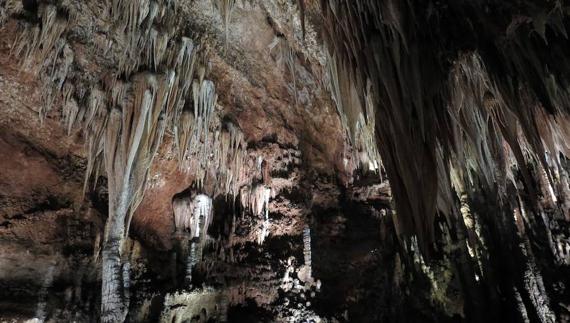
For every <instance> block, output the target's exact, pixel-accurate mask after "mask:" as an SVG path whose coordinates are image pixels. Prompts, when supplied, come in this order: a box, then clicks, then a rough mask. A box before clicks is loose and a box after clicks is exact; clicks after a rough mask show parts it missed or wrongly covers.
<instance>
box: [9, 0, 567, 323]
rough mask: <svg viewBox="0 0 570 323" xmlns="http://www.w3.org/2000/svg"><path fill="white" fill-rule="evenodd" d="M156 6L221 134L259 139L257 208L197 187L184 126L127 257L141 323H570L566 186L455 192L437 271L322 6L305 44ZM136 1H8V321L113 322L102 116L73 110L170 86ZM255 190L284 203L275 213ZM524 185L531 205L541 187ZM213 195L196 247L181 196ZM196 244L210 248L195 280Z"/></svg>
mask: <svg viewBox="0 0 570 323" xmlns="http://www.w3.org/2000/svg"><path fill="white" fill-rule="evenodd" d="M145 3H146V5H147V6H150V5H149V4H148V3H153V4H158V5H159V8H160V10H162V11H160V10H159V12H160V14H162V15H164V17H168V19H164V18H163V20H159V19H158V18H157V20H156V21H155V22H152V21H151V22H150V23H151V26H152V28H155V30H157V31H158V32H159V33H161V34H162V33H164V34H168V35H169V36H170V37H171V40H170V41H169V42H168V43H167V46H166V48H167V50H166V51H167V52H168V51H169V50H172V51H174V50H175V49H174V48H176V46H177V44H178V41H179V40H180V39H182V37H188V38H189V39H192V40H193V41H195V42H196V44H198V43H199V44H200V46H201V47H202V48H203V51H204V52H205V53H206V54H204V57H206V59H205V60H206V62H205V63H201V64H202V65H200V66H202V67H203V69H204V75H203V76H199V75H198V76H192V77H196V78H200V77H203V78H205V79H207V80H211V81H212V82H213V84H215V89H216V94H217V103H216V105H215V113H214V115H215V117H214V119H215V122H214V123H213V125H212V129H210V130H211V131H212V133H213V134H215V133H216V131H218V132H219V133H222V132H223V130H224V129H223V125H224V124H226V123H227V122H231V123H232V124H235V125H237V127H238V128H239V131H240V132H241V133H242V134H243V138H244V139H243V141H244V145H243V147H242V148H243V150H244V157H243V160H244V167H243V174H245V175H243V174H239V176H240V177H239V181H238V185H239V187H240V191H239V192H240V193H239V194H223V193H222V192H219V189H218V187H217V186H218V182H219V178H218V177H217V175H216V174H217V173H216V171H215V170H212V169H209V168H207V169H206V170H205V171H204V173H205V174H206V175H205V176H204V179H203V184H202V185H199V184H197V177H198V176H199V175H200V174H202V173H199V172H197V171H195V170H194V169H192V170H190V169H185V168H184V167H181V165H180V163H179V160H178V159H177V154H178V151H177V149H178V148H177V146H176V143H175V142H176V140H177V137H176V134H175V133H174V132H173V131H170V130H168V131H165V135H164V139H163V142H162V145H161V146H160V148H159V149H158V151H157V154H156V156H155V157H154V161H153V163H152V166H151V167H150V170H149V174H148V178H147V180H146V184H145V187H146V189H145V194H144V197H143V198H142V200H141V201H140V204H139V205H138V207H136V210H135V211H134V215H133V220H132V223H131V226H130V232H129V235H128V238H126V239H125V243H124V246H123V249H122V261H126V263H128V264H129V267H130V272H129V274H128V277H129V278H130V279H129V287H128V288H127V290H128V291H129V306H128V308H127V310H126V321H129V322H131V321H132V322H149V321H152V322H154V321H163V322H167V321H168V322H172V321H176V322H184V321H185V320H192V319H195V320H198V321H208V320H213V321H229V322H274V321H278V322H301V321H307V322H310V321H315V322H319V321H320V322H327V321H330V322H336V321H340V322H379V321H380V322H386V321H388V322H418V321H422V322H481V321H510V322H565V321H568V320H569V315H570V310H569V306H570V305H569V304H570V294H569V292H568V290H567V287H566V285H567V277H569V274H570V272H569V268H570V267H569V266H570V258H569V257H570V245H569V242H568V239H569V237H570V232H569V230H570V227H569V226H568V214H565V213H564V212H565V211H567V209H565V208H564V205H565V204H564V203H567V201H566V200H565V198H567V197H566V196H564V195H563V194H562V193H564V190H563V189H560V190H556V193H557V196H556V197H557V202H556V203H552V201H550V200H549V196H547V194H544V195H541V196H540V199H539V203H540V209H539V210H540V212H536V211H533V210H531V209H530V208H527V206H528V205H530V203H531V202H529V201H523V200H521V201H520V202H519V201H517V203H519V205H520V207H519V208H518V209H517V210H511V209H505V207H504V206H503V205H497V204H495V199H494V196H488V192H486V191H484V190H478V189H476V188H475V189H474V190H473V191H470V192H465V194H459V195H458V196H454V201H455V203H457V204H458V205H460V206H461V207H462V211H461V212H459V216H457V217H456V218H452V220H449V219H447V218H445V216H443V215H442V214H440V215H438V216H436V218H435V220H434V227H435V237H436V239H435V242H434V244H433V246H432V247H433V254H432V255H430V257H425V255H424V254H422V252H421V251H420V247H419V246H418V241H417V238H416V239H414V238H413V237H412V238H410V239H408V238H402V235H401V234H400V230H401V228H400V227H399V226H398V221H397V220H396V219H397V217H398V214H397V213H396V212H395V210H394V202H393V200H392V196H391V195H392V193H391V190H390V185H389V183H388V181H387V180H386V178H385V177H386V174H385V172H384V171H383V170H382V168H379V169H378V168H375V167H370V165H371V163H370V156H364V155H366V153H367V152H366V151H365V149H363V147H357V146H358V143H355V142H352V141H351V140H352V139H351V136H350V134H348V132H350V130H349V131H347V130H346V129H345V127H344V126H346V125H344V124H343V122H345V121H343V119H342V115H341V116H339V114H338V112H337V108H336V105H335V101H334V95H331V93H330V91H329V88H328V87H327V85H326V84H325V83H326V81H325V80H326V78H327V73H326V69H327V65H326V64H327V63H326V60H327V52H326V49H325V48H324V47H323V46H322V45H321V41H322V39H321V35H320V34H319V33H318V28H320V24H321V23H322V22H321V21H320V20H319V13H318V8H317V7H316V4H315V2H313V1H307V7H306V8H305V10H306V12H305V15H306V17H305V21H304V23H305V24H306V31H305V33H303V30H302V29H303V27H302V24H303V23H302V21H301V20H300V16H299V15H298V7H297V4H296V3H295V2H290V1H277V0H271V1H263V2H254V1H253V2H248V1H244V2H243V3H242V2H239V1H238V3H237V4H236V6H235V8H233V11H232V13H231V15H230V16H229V18H228V19H229V22H230V23H229V25H228V26H227V27H228V28H227V29H226V26H225V25H224V21H225V19H226V17H227V16H225V15H224V11H223V10H222V9H221V8H222V7H221V6H222V4H223V3H224V1H220V2H216V4H217V7H216V6H213V4H212V1H206V0H196V1H183V2H176V3H174V2H171V1H152V2H148V3H147V2H145ZM125 4H131V5H132V4H135V5H136V4H139V3H138V2H137V1H109V2H99V1H85V2H72V1H37V2H36V1H30V2H28V1H24V2H20V1H1V2H0V53H1V55H0V85H1V86H0V113H1V119H0V151H1V152H2V154H1V155H2V158H0V170H1V171H0V206H1V207H0V212H1V213H0V216H1V217H2V218H1V219H0V223H1V224H0V252H1V253H2V256H1V257H0V261H1V262H2V265H1V267H0V268H1V269H0V286H2V287H3V288H2V291H1V292H0V318H1V319H2V320H6V321H10V320H13V321H26V320H31V319H34V318H35V319H37V320H40V321H44V320H45V321H52V322H59V321H71V320H75V321H78V322H91V321H93V322H97V321H99V318H100V315H101V313H100V311H101V279H102V277H101V266H102V252H101V249H102V247H103V240H104V230H105V229H104V226H105V222H106V221H107V219H108V217H109V211H108V203H109V190H108V188H107V185H108V180H107V178H106V176H105V172H104V168H102V169H100V170H99V173H97V174H96V175H97V176H92V177H91V179H89V180H88V185H87V186H86V187H87V188H86V189H85V186H84V183H85V176H86V175H85V173H86V169H87V168H88V167H89V161H90V158H91V157H92V156H90V155H89V149H88V147H89V146H88V141H89V134H88V131H86V130H85V129H83V128H82V123H84V122H86V120H81V118H85V119H87V118H88V117H87V115H88V112H85V114H84V115H82V114H81V113H79V114H78V115H79V116H83V117H77V118H78V119H77V120H76V121H75V122H71V123H70V122H69V111H68V110H66V109H68V108H69V104H70V102H72V100H71V99H73V102H75V104H76V105H77V107H78V111H82V109H85V111H89V110H88V108H89V107H90V104H91V101H90V100H91V99H90V98H91V96H92V93H95V92H97V91H98V90H105V91H108V92H112V89H113V84H115V83H113V82H114V81H116V80H120V81H121V82H123V83H126V84H131V83H132V84H135V83H136V82H137V80H138V79H137V77H138V76H139V75H146V74H145V73H160V72H161V71H159V69H157V68H156V66H155V67H153V66H152V64H151V63H148V62H147V60H146V59H147V58H148V57H147V56H149V54H145V52H144V51H140V52H129V50H132V48H130V47H129V46H130V44H129V37H132V35H133V34H134V31H133V30H130V29H128V28H125V27H124V26H123V25H122V24H121V23H122V21H121V19H126V20H128V19H133V18H132V17H131V18H126V17H123V16H128V14H126V13H119V14H117V12H113V6H117V5H125ZM47 8H51V9H52V10H54V11H53V12H55V18H57V19H56V20H55V22H54V20H50V19H48V18H46V12H47V10H48V9H47ZM135 12H136V10H135ZM149 12H150V11H149ZM148 14H149V13H148V12H146V15H148ZM140 15H141V17H143V16H145V14H143V13H141V14H140ZM117 17H120V19H117ZM52 18H53V17H52ZM146 23H148V22H147V21H145V20H144V19H142V21H141V22H140V24H141V26H143V24H146ZM225 23H227V21H226V22H225ZM59 24H61V26H62V27H61V28H62V29H61V30H58V29H57V28H59V27H58V26H60V25H59ZM127 25H128V23H127ZM34 28H36V29H34ZM141 28H142V27H141ZM36 30H38V31H39V33H38V34H34V32H36ZM41 31H46V34H45V35H44V34H42V33H41ZM34 35H36V36H34ZM33 37H39V38H37V39H35V38H33ZM53 37H55V38H53ZM34 42H35V43H34ZM23 44H36V46H37V47H32V49H28V51H22V50H19V49H18V48H19V47H21V46H22V45H23ZM58 48H59V50H58ZM125 53H127V55H126V54H125ZM137 55H139V56H137ZM70 57H71V59H70ZM125 57H127V58H128V59H125ZM197 64H198V63H197ZM129 95H131V96H133V97H134V96H136V94H132V93H129ZM132 100H133V99H132V98H131V99H128V100H127V101H129V102H131V101H132ZM189 101H190V99H189ZM66 111H67V112H66ZM363 151H364V152H363ZM370 155H372V154H370ZM410 158H413V156H410ZM372 164H373V163H372ZM564 166H565V167H567V166H566V165H564ZM530 167H531V170H532V171H533V172H534V175H533V178H540V174H539V173H540V169H539V167H538V166H536V165H534V167H535V168H534V169H533V168H532V167H533V166H532V165H531V166H530ZM189 168H190V167H189ZM516 176H517V177H520V176H521V175H520V174H516ZM236 178H237V177H236ZM534 185H536V188H537V191H540V190H541V189H542V188H544V187H545V186H544V183H542V184H541V183H540V182H538V181H537V182H536V183H534ZM541 185H542V186H541ZM566 186H567V182H566ZM256 187H262V188H268V189H270V192H271V193H270V196H269V200H268V203H267V204H263V203H261V212H258V211H257V210H256V207H257V206H258V204H257V203H258V202H254V203H253V207H252V204H251V203H252V202H251V196H252V194H251V192H253V191H254V190H255V188H256ZM475 187H476V186H475ZM242 189H245V191H243V190H242ZM508 189H509V190H510V192H509V194H508V196H510V197H511V198H513V199H517V198H519V196H523V197H524V196H525V194H526V189H527V188H525V187H523V186H522V185H519V186H516V185H511V186H509V188H508ZM566 189H568V187H566ZM246 192H247V193H246ZM560 192H561V193H560ZM200 193H202V194H206V195H208V196H212V197H213V199H212V208H213V212H212V222H211V223H210V225H209V226H208V227H207V234H202V235H201V236H200V237H199V238H197V239H194V238H192V237H190V234H189V232H188V231H189V230H180V229H179V228H177V227H176V224H175V215H174V213H175V210H174V208H173V201H174V200H175V199H177V198H189V199H191V198H193V197H195V196H196V195H197V194H200ZM234 193H236V192H234ZM245 196H249V197H250V200H248V201H246V202H245V203H243V202H242V200H243V198H244V197H245ZM261 202H263V201H261ZM465 207H467V208H468V209H467V212H463V208H465ZM266 210H267V211H268V221H266V220H265V211H266ZM264 230H266V232H267V235H265V234H263V232H265V231H264ZM260 235H261V236H262V238H261V239H260ZM307 235H309V236H310V243H309V245H310V247H311V248H310V249H311V250H310V259H311V264H307V260H308V259H307V256H308V254H309V252H308V250H307V248H306V245H307V243H306V241H308V239H307ZM192 243H194V248H196V246H197V245H199V246H200V252H198V256H195V257H197V258H198V259H197V260H195V263H194V264H193V266H192V269H191V270H190V273H191V275H190V276H191V279H190V280H189V279H188V277H189V274H188V267H189V265H188V264H189V259H190V256H191V249H192V248H193V247H192Z"/></svg>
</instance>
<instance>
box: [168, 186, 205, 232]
mask: <svg viewBox="0 0 570 323" xmlns="http://www.w3.org/2000/svg"><path fill="white" fill-rule="evenodd" d="M172 207H173V209H174V222H175V225H176V230H177V231H179V232H183V231H189V232H190V236H191V237H192V238H200V237H204V236H206V234H207V232H208V227H209V226H210V224H211V223H212V218H213V208H212V199H211V198H210V197H208V196H207V195H204V194H198V195H196V196H195V197H194V198H191V197H190V196H185V197H181V198H175V199H174V201H173V202H172Z"/></svg>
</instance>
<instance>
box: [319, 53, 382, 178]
mask: <svg viewBox="0 0 570 323" xmlns="http://www.w3.org/2000/svg"><path fill="white" fill-rule="evenodd" d="M348 73H349V71H348V69H347V67H346V66H345V65H344V64H342V63H341V62H340V61H339V60H338V59H337V58H336V56H335V55H328V56H327V69H326V74H325V83H326V84H327V87H328V90H329V92H330V93H331V97H332V99H333V101H334V103H335V106H336V108H337V112H338V114H339V116H340V119H341V123H342V125H343V127H344V129H345V130H346V131H347V132H348V137H349V139H350V140H351V143H352V146H353V149H354V151H353V155H354V156H353V159H355V160H357V161H359V163H358V164H359V165H360V167H362V168H363V169H365V170H367V171H374V172H378V173H379V174H380V175H381V173H382V172H381V170H382V169H381V168H382V160H381V158H380V153H379V151H378V146H377V143H376V129H375V127H376V119H375V112H374V102H373V98H372V95H373V94H372V90H371V88H370V85H368V87H367V90H366V91H365V96H364V98H363V100H361V99H360V97H359V95H360V93H359V92H358V91H357V89H356V85H355V83H354V82H352V80H351V79H350V78H349V77H346V76H345V75H347V74H348ZM363 101H364V104H362V102H363ZM357 166H358V165H357Z"/></svg>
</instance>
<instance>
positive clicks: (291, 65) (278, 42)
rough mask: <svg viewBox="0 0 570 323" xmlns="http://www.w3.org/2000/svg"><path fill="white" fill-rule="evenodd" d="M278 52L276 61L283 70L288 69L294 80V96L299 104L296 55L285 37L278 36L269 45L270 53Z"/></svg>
mask: <svg viewBox="0 0 570 323" xmlns="http://www.w3.org/2000/svg"><path fill="white" fill-rule="evenodd" d="M273 51H276V54H275V56H276V57H275V60H276V61H277V64H278V65H279V66H281V68H287V71H288V72H289V75H291V79H292V80H293V95H294V97H295V103H296V104H298V103H299V102H298V95H297V76H296V73H297V72H296V54H295V51H294V49H293V48H292V47H291V45H290V44H289V41H288V40H287V38H285V37H284V36H277V37H275V39H274V40H273V42H271V44H270V45H269V52H270V53H271V52H273Z"/></svg>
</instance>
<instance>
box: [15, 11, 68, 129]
mask: <svg viewBox="0 0 570 323" xmlns="http://www.w3.org/2000/svg"><path fill="white" fill-rule="evenodd" d="M37 14H38V18H39V19H40V21H41V27H40V25H34V26H31V25H28V26H25V27H24V29H23V31H22V32H21V33H20V34H18V36H17V37H16V38H15V40H14V45H13V49H12V55H14V56H15V57H18V58H20V59H21V63H22V68H23V69H24V70H27V71H30V72H32V73H34V74H35V75H39V76H40V78H41V79H42V80H43V81H44V82H43V83H44V84H43V89H42V98H43V101H44V105H43V106H41V107H40V111H39V115H40V121H43V120H44V118H45V116H46V114H47V113H48V112H49V111H50V110H51V107H52V105H53V103H54V100H55V98H56V97H57V95H58V94H59V93H61V92H62V89H63V86H64V82H65V80H66V77H67V74H68V72H69V70H70V68H71V64H72V63H73V61H74V54H73V51H72V50H71V48H70V46H69V44H68V43H67V42H66V41H65V39H63V38H62V34H63V33H64V31H65V29H66V28H67V25H68V18H67V17H66V16H65V15H63V14H61V13H59V12H58V10H57V7H56V6H54V5H51V4H41V5H40V6H39V8H38V13H37ZM44 72H45V73H44ZM68 109H69V107H68Z"/></svg>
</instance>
